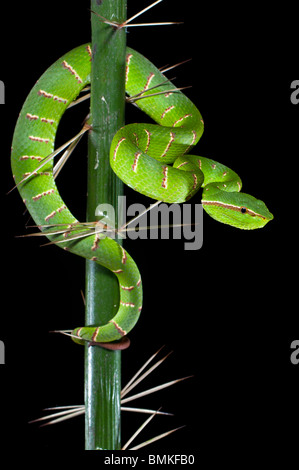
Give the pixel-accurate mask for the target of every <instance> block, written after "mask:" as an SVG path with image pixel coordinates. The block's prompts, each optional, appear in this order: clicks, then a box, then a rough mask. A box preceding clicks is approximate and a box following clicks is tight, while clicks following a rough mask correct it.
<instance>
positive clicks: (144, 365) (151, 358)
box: [121, 345, 165, 395]
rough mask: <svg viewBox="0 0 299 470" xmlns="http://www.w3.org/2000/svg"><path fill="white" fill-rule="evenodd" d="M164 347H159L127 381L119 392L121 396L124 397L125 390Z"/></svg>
mask: <svg viewBox="0 0 299 470" xmlns="http://www.w3.org/2000/svg"><path fill="white" fill-rule="evenodd" d="M164 347H165V346H164V345H163V346H161V348H159V349H158V351H157V352H155V353H154V354H153V355H152V356H151V357H150V358H149V359H148V360H147V361H146V362H145V363H144V364H143V366H142V367H140V369H139V370H138V371H137V372H136V374H135V375H134V376H133V377H132V378H131V379H130V380H129V382H128V383H127V384H126V385H125V386H124V388H123V389H122V391H121V394H122V395H124V394H125V392H126V390H127V388H129V387H130V385H131V384H132V383H133V382H134V380H135V379H136V378H137V377H138V376H139V375H140V374H141V372H142V371H143V370H144V369H145V368H146V367H147V366H148V365H149V364H150V363H151V362H152V360H153V359H154V358H155V357H156V356H157V355H158V354H159V352H160V351H161V350H162V349H163V348H164Z"/></svg>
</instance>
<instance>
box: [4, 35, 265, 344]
mask: <svg viewBox="0 0 299 470" xmlns="http://www.w3.org/2000/svg"><path fill="white" fill-rule="evenodd" d="M90 70H91V49H90V45H89V44H85V45H82V46H80V47H78V48H76V49H74V50H72V51H70V52H68V53H67V54H65V55H64V56H63V57H61V58H60V59H59V60H58V61H57V62H55V63H54V64H53V65H52V66H51V67H50V68H49V69H48V70H47V71H46V72H45V73H44V74H43V75H42V77H41V78H40V79H39V81H38V82H37V83H36V85H35V86H34V87H33V89H32V90H31V92H30V94H29V95H28V97H27V99H26V101H25V103H24V105H23V108H22V110H21V113H20V116H19V118H18V121H17V124H16V127H15V131H14V136H13V143H12V154H11V164H12V171H13V175H14V178H15V183H16V184H17V185H18V189H19V192H20V194H21V196H22V198H23V200H24V203H25V204H26V207H27V209H28V210H29V212H30V214H31V216H32V218H33V219H34V221H35V223H36V224H37V225H38V226H40V228H41V230H42V231H44V232H45V233H47V230H48V228H47V225H48V224H54V225H55V224H57V226H59V224H65V226H66V227H67V226H72V227H74V226H75V225H76V224H77V223H78V221H77V219H76V218H75V217H74V216H73V215H72V214H71V212H70V211H69V209H68V208H67V206H66V205H65V203H64V201H63V200H62V198H61V196H60V194H59V191H58V189H57V186H56V184H55V181H54V177H53V163H52V160H51V161H50V162H48V163H46V165H44V166H43V167H42V168H41V169H39V167H40V162H41V161H42V160H43V159H44V158H45V157H47V156H48V155H49V154H51V153H52V152H53V150H54V142H55V136H56V131H57V127H58V124H59V121H60V119H61V117H62V115H63V113H64V111H65V110H66V108H67V107H68V106H69V104H70V103H71V102H72V101H73V100H75V98H76V97H77V96H78V94H79V93H80V91H81V90H82V89H83V88H84V87H85V86H86V85H87V84H89V82H90ZM165 81H166V79H165V76H164V75H163V74H162V73H161V72H160V71H159V70H158V69H157V68H156V67H155V66H154V65H153V64H152V63H151V62H149V61H148V60H147V59H146V58H145V57H143V56H142V55H141V54H139V53H137V52H136V51H134V50H132V49H129V48H128V49H127V55H126V92H127V93H128V95H130V96H132V95H136V94H138V93H140V92H142V91H143V92H144V94H143V96H146V95H147V94H148V95H149V94H153V93H151V91H150V90H151V89H152V88H153V87H155V86H159V93H160V92H163V91H165V93H160V94H156V95H155V96H148V97H147V98H145V99H142V100H139V101H138V102H137V104H138V106H139V107H140V108H141V109H142V110H144V111H145V112H146V113H147V114H148V115H149V116H151V117H152V118H153V119H154V121H155V122H156V123H157V124H130V125H127V126H125V127H123V128H122V129H120V130H119V131H118V132H117V133H116V135H115V136H114V138H113V141H112V145H111V151H110V163H111V166H112V168H113V170H114V171H115V173H116V174H117V175H118V176H119V177H120V178H121V179H122V180H123V181H124V182H125V183H126V184H127V185H129V186H130V187H132V188H134V189H135V190H137V191H139V192H141V193H143V194H145V195H147V196H150V197H152V198H154V199H157V200H161V201H165V202H169V203H174V202H175V203H180V202H184V201H186V200H188V199H190V198H191V197H192V196H193V195H194V194H195V193H196V192H197V191H198V190H199V189H200V188H201V187H203V188H204V189H203V196H202V204H203V207H204V209H205V210H206V212H207V213H208V214H209V215H211V216H212V217H213V218H215V219H216V220H219V221H220V222H224V223H227V224H230V225H233V226H235V227H238V228H243V229H253V228H259V227H263V226H264V225H265V224H266V223H267V222H268V221H269V220H271V219H272V218H273V216H272V214H270V212H269V211H268V209H267V207H266V206H265V204H264V203H263V202H262V201H259V200H257V199H255V198H254V197H252V196H249V195H247V194H243V193H240V192H239V191H240V189H241V180H240V178H239V177H238V175H237V174H236V173H235V172H233V171H232V170H230V169H229V168H227V167H225V166H224V165H222V164H220V163H218V162H215V161H213V160H210V159H207V158H204V157H198V156H194V155H189V154H188V155H186V154H187V152H189V151H190V150H191V149H192V147H193V146H194V145H195V144H196V143H197V142H198V140H199V139H200V137H201V135H202V133H203V120H202V117H201V115H200V112H199V111H198V109H197V108H196V106H195V105H194V104H193V103H192V102H191V101H190V100H189V99H188V98H187V97H186V96H185V95H184V94H183V93H182V92H180V91H179V90H175V91H171V92H169V82H168V83H165ZM163 82H164V84H163ZM171 86H172V85H171ZM173 89H175V87H174V86H173ZM147 90H148V91H147ZM48 238H49V239H50V240H52V241H53V240H55V241H61V240H64V243H63V244H62V246H63V247H64V249H66V250H68V251H70V252H73V253H75V254H77V255H80V256H83V257H85V258H87V259H91V260H94V261H95V262H97V263H99V264H101V265H103V266H104V267H106V268H108V269H109V270H111V271H112V272H113V273H114V274H115V275H116V276H117V278H118V281H119V289H120V305H119V309H118V311H117V314H116V315H115V316H114V318H112V319H111V320H110V321H109V322H108V323H107V324H106V325H102V326H97V327H95V326H92V327H89V326H86V327H80V328H76V329H75V330H74V331H73V335H74V336H75V337H76V338H77V341H78V342H81V341H83V340H84V341H86V340H87V341H93V342H111V341H115V340H118V339H120V338H122V337H123V336H124V335H126V334H127V333H128V332H129V331H130V330H131V329H132V328H133V327H134V325H135V324H136V322H137V320H138V318H139V315H140V311H141V307H142V284H141V278H140V273H139V270H138V268H137V266H136V264H135V262H134V260H133V259H132V258H131V256H130V255H129V254H128V253H127V252H126V251H125V250H124V249H123V248H122V247H121V246H120V245H119V244H118V243H117V242H116V241H115V240H113V239H111V238H108V237H101V235H100V234H98V233H95V234H92V235H89V236H88V237H85V238H80V239H78V240H75V241H74V240H68V239H67V236H66V235H64V236H63V235H58V236H55V238H53V235H50V234H49V235H48Z"/></svg>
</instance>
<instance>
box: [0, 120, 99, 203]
mask: <svg viewBox="0 0 299 470" xmlns="http://www.w3.org/2000/svg"><path fill="white" fill-rule="evenodd" d="M90 129H91V126H90V125H89V124H87V123H85V124H84V126H83V128H82V129H81V131H80V132H78V134H76V135H75V136H74V137H72V138H71V139H70V140H68V141H67V142H65V143H64V144H63V145H61V146H60V147H59V148H58V149H57V150H54V152H52V153H50V155H47V157H45V158H44V159H43V160H42V162H41V164H40V165H39V166H38V167H37V168H36V169H35V170H34V171H32V172H31V173H30V174H29V175H27V176H25V178H23V179H21V181H19V182H18V183H17V184H16V185H15V186H14V187H13V188H12V189H11V190H10V191H8V193H7V195H8V194H10V193H11V192H12V191H13V190H14V189H15V188H17V187H18V186H19V185H20V184H22V183H24V182H25V181H27V180H28V179H29V178H31V177H32V176H34V175H35V174H36V172H37V171H39V170H40V169H41V168H42V167H43V166H44V165H46V164H47V163H48V162H49V161H51V160H53V159H54V157H56V155H58V154H59V153H60V152H62V150H64V149H65V148H66V147H68V146H69V145H71V144H72V143H73V142H74V141H77V139H79V138H81V136H82V135H83V134H84V133H85V132H86V131H88V130H90Z"/></svg>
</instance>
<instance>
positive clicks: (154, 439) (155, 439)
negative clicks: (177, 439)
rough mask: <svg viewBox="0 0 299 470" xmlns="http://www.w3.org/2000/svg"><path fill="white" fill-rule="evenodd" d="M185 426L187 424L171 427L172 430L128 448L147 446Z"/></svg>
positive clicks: (136, 448) (134, 448)
mask: <svg viewBox="0 0 299 470" xmlns="http://www.w3.org/2000/svg"><path fill="white" fill-rule="evenodd" d="M184 427H185V425H184V426H180V427H178V428H175V429H171V430H170V431H167V432H164V433H163V434H159V435H158V436H155V437H153V438H152V439H149V440H148V441H145V442H142V444H139V445H137V446H135V447H131V448H130V449H128V450H138V449H141V447H145V446H147V445H149V444H152V443H153V442H155V441H158V440H159V439H163V438H164V437H167V436H169V435H170V434H172V433H173V432H175V431H178V430H179V429H182V428H184Z"/></svg>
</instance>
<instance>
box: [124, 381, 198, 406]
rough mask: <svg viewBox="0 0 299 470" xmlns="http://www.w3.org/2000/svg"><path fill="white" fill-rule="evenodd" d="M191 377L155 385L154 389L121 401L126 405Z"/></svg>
mask: <svg viewBox="0 0 299 470" xmlns="http://www.w3.org/2000/svg"><path fill="white" fill-rule="evenodd" d="M191 377H193V375H189V376H188V377H183V378H181V379H176V380H172V381H171V382H166V383H164V384H161V385H157V386H156V387H153V388H149V389H148V390H145V391H143V392H140V393H137V394H136V395H132V396H131V397H127V398H125V399H124V400H122V402H123V403H127V402H128V401H132V400H136V399H137V398H141V397H144V396H146V395H150V394H151V393H155V392H158V391H159V390H163V389H164V388H167V387H171V386H172V385H175V384H176V383H178V382H181V381H182V380H186V379H189V378H191Z"/></svg>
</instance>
